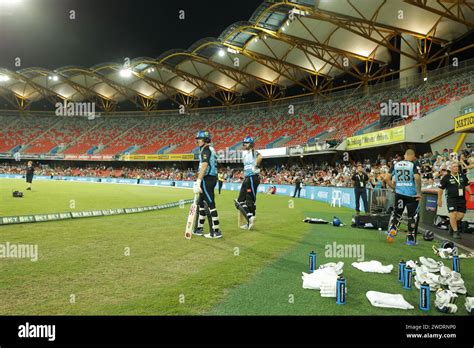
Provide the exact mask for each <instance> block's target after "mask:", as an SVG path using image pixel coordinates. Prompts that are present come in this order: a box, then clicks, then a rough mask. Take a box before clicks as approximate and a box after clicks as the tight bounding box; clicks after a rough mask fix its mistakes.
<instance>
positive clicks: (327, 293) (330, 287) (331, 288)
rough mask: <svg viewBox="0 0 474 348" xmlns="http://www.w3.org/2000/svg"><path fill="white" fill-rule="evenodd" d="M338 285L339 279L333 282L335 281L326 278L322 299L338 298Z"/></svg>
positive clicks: (322, 287)
mask: <svg viewBox="0 0 474 348" xmlns="http://www.w3.org/2000/svg"><path fill="white" fill-rule="evenodd" d="M336 284H337V279H336V280H335V281H333V279H328V278H326V279H325V280H323V281H322V283H321V297H336Z"/></svg>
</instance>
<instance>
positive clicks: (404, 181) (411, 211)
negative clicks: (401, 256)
mask: <svg viewBox="0 0 474 348" xmlns="http://www.w3.org/2000/svg"><path fill="white" fill-rule="evenodd" d="M392 177H393V181H392ZM385 182H386V183H387V185H388V186H390V187H391V188H392V189H394V190H395V207H394V210H393V212H392V216H391V217H390V222H389V230H388V233H387V242H389V243H391V242H393V239H394V237H395V236H396V235H397V234H398V226H399V225H400V220H401V218H402V214H403V211H404V210H405V207H406V208H407V213H408V234H407V240H406V244H408V245H416V233H417V229H418V220H419V201H420V199H421V176H420V166H419V164H418V162H416V157H415V151H413V150H411V149H409V150H407V151H406V152H405V160H404V161H398V162H397V163H395V164H394V166H393V168H392V172H391V173H389V174H387V176H386V177H385Z"/></svg>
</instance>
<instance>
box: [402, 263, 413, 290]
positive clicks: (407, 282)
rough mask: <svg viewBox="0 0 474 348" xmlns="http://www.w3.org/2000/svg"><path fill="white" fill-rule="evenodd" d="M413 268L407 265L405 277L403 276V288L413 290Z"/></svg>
mask: <svg viewBox="0 0 474 348" xmlns="http://www.w3.org/2000/svg"><path fill="white" fill-rule="evenodd" d="M412 273H413V270H412V268H411V267H410V266H406V267H405V272H404V277H403V288H404V289H407V290H411V285H412V275H413V274H412Z"/></svg>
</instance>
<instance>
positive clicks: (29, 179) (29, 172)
mask: <svg viewBox="0 0 474 348" xmlns="http://www.w3.org/2000/svg"><path fill="white" fill-rule="evenodd" d="M34 173H35V168H34V167H33V162H31V161H28V166H27V167H26V182H27V183H28V187H27V188H26V189H27V190H30V191H31V183H32V182H33V175H34Z"/></svg>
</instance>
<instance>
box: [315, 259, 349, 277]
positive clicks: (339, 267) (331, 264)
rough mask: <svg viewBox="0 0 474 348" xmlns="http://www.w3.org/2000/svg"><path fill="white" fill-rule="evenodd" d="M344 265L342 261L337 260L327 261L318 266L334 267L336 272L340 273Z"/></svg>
mask: <svg viewBox="0 0 474 348" xmlns="http://www.w3.org/2000/svg"><path fill="white" fill-rule="evenodd" d="M343 267H344V262H342V261H339V262H338V263H335V262H328V263H325V264H324V265H321V266H319V268H334V270H335V271H336V273H337V274H342V269H343Z"/></svg>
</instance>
